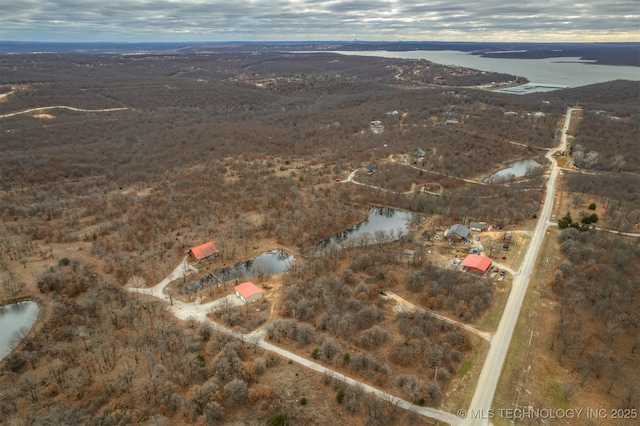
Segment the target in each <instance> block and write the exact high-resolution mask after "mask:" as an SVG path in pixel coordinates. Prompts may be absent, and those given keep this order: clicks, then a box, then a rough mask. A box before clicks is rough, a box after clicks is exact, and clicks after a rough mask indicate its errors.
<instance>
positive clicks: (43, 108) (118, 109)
mask: <svg viewBox="0 0 640 426" xmlns="http://www.w3.org/2000/svg"><path fill="white" fill-rule="evenodd" d="M12 93H13V92H12ZM49 109H68V110H71V111H78V112H110V111H124V110H127V109H129V108H126V107H125V108H105V109H82V108H74V107H70V106H66V105H55V106H47V107H40V108H29V109H26V110H24V111H18V112H11V113H8V114H1V115H0V118H7V117H13V116H16V115H20V114H28V113H30V112H36V111H46V110H49Z"/></svg>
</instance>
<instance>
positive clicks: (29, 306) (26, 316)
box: [0, 302, 38, 359]
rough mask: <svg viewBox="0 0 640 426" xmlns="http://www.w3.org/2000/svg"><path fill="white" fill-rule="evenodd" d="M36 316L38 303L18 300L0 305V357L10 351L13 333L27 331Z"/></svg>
mask: <svg viewBox="0 0 640 426" xmlns="http://www.w3.org/2000/svg"><path fill="white" fill-rule="evenodd" d="M37 318H38V304H37V303H34V302H18V303H12V304H11V305H6V306H1V307H0V359H2V358H4V357H5V356H6V355H7V354H9V352H11V349H13V348H12V346H11V343H12V340H13V338H14V335H15V333H17V332H20V331H21V330H24V331H28V330H29V329H31V326H32V325H33V323H35V322H36V319H37Z"/></svg>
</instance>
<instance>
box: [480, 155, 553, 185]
mask: <svg viewBox="0 0 640 426" xmlns="http://www.w3.org/2000/svg"><path fill="white" fill-rule="evenodd" d="M507 166H509V167H507V168H505V169H502V170H498V171H497V172H495V173H494V174H492V175H491V176H489V177H488V178H486V179H485V180H484V181H485V182H490V181H492V180H493V181H501V180H509V179H514V178H518V177H522V176H524V175H526V174H527V173H528V172H529V171H531V170H533V169H537V168H538V167H542V166H541V164H540V163H538V162H537V161H535V160H531V159H528V158H527V159H525V160H519V161H515V162H513V163H509V164H507Z"/></svg>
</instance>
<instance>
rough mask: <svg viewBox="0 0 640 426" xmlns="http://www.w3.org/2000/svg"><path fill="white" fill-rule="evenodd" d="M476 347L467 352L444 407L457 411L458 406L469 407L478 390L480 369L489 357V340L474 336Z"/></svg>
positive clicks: (444, 408)
mask: <svg viewBox="0 0 640 426" xmlns="http://www.w3.org/2000/svg"><path fill="white" fill-rule="evenodd" d="M472 338H473V342H474V347H473V349H472V350H471V351H470V352H469V353H467V354H466V356H465V359H464V361H463V362H462V364H461V365H460V369H459V370H458V373H457V374H456V377H455V379H454V381H453V383H452V385H451V388H450V391H449V392H448V393H447V397H446V399H445V401H444V402H443V404H442V409H443V410H446V411H450V412H455V410H457V409H458V408H461V407H468V406H469V404H470V403H471V398H472V397H473V392H474V391H475V390H476V385H477V383H478V378H479V377H480V371H482V365H483V364H484V360H485V359H487V352H488V351H489V342H487V341H485V340H483V339H481V338H479V337H477V336H473V337H472Z"/></svg>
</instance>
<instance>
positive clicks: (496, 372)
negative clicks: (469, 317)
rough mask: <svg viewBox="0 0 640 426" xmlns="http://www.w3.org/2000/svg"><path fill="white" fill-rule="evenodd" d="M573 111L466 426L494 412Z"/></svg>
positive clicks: (486, 421)
mask: <svg viewBox="0 0 640 426" xmlns="http://www.w3.org/2000/svg"><path fill="white" fill-rule="evenodd" d="M572 111H573V109H571V108H569V109H568V110H567V116H566V117H565V122H564V128H563V131H562V139H561V143H560V146H559V147H558V148H556V149H553V150H551V151H549V152H548V153H547V154H546V157H547V159H548V160H549V161H551V164H552V167H551V174H550V176H549V180H548V182H547V193H546V196H545V199H544V205H543V207H542V211H541V212H540V214H539V215H538V222H537V223H536V228H535V230H534V231H533V235H532V237H531V243H530V244H529V247H528V249H527V253H526V254H525V256H524V259H523V261H522V265H521V266H520V269H519V270H518V272H517V274H516V275H515V276H514V278H513V285H512V288H511V293H510V294H509V298H508V300H507V304H506V306H505V309H504V312H503V313H502V318H501V319H500V324H499V325H498V330H497V331H496V333H495V335H494V336H493V338H492V339H491V347H490V348H489V353H488V354H487V359H486V360H485V362H484V365H483V367H482V371H481V373H480V378H479V379H478V384H477V386H476V390H475V393H474V394H473V398H472V399H471V405H470V406H469V409H468V410H467V417H466V420H465V423H464V424H465V425H487V424H489V418H488V417H489V416H488V413H489V409H490V408H491V403H492V402H493V397H494V394H495V391H496V386H497V385H498V379H499V378H500V373H501V372H502V366H503V364H504V360H505V358H506V356H507V351H508V349H509V345H510V343H511V337H512V336H513V330H514V328H515V326H516V321H517V320H518V315H519V313H520V308H521V307H522V302H523V300H524V296H525V294H526V292H527V287H528V285H529V279H530V277H531V272H532V271H533V268H534V266H535V263H536V259H537V258H538V252H539V251H540V247H541V246H542V241H543V240H544V235H545V230H546V227H547V222H548V220H549V218H550V215H551V209H552V207H553V204H554V197H555V192H556V191H555V190H556V180H557V178H558V164H557V162H556V160H555V158H553V154H555V153H556V152H557V151H558V150H561V151H562V150H566V146H567V134H566V133H567V132H566V129H568V128H569V123H570V121H571V112H572ZM499 408H510V407H499Z"/></svg>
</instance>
